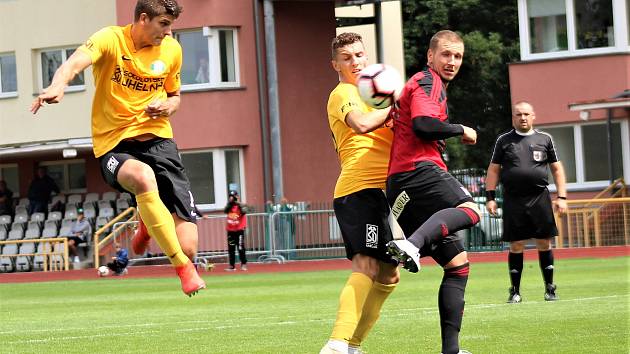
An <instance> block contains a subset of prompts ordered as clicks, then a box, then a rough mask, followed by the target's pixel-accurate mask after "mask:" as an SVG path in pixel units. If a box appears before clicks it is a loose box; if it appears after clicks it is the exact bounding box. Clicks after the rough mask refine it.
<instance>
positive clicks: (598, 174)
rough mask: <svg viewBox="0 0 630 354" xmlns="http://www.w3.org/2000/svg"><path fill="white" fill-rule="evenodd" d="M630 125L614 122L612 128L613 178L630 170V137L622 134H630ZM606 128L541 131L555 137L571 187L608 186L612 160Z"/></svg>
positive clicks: (590, 126) (598, 125)
mask: <svg viewBox="0 0 630 354" xmlns="http://www.w3.org/2000/svg"><path fill="white" fill-rule="evenodd" d="M627 124H628V123H627V122H613V123H612V126H611V128H612V135H611V137H612V143H613V144H612V154H613V159H612V161H613V179H616V178H618V177H623V176H624V164H625V165H626V166H625V169H629V168H630V162H629V161H630V156H629V155H630V154H629V153H628V151H629V149H628V144H629V141H628V137H627V136H625V137H624V136H622V134H621V132H622V131H627V129H628V127H627ZM606 129H607V128H606V124H605V123H600V122H598V123H593V124H582V125H575V126H564V127H545V128H541V130H543V131H545V132H547V133H549V134H551V136H552V137H553V141H554V144H555V147H556V150H557V152H558V155H559V158H560V161H561V162H562V164H563V166H564V169H565V172H566V177H567V183H569V184H570V185H569V186H570V187H571V184H573V186H572V187H574V188H571V189H573V190H575V189H580V186H590V185H592V186H595V187H602V186H606V185H608V181H609V176H608V170H609V166H608V164H609V159H608V144H607V133H606ZM624 146H625V148H624ZM626 177H627V176H626ZM550 178H551V177H550ZM549 181H550V182H552V181H553V180H552V179H550V180H549Z"/></svg>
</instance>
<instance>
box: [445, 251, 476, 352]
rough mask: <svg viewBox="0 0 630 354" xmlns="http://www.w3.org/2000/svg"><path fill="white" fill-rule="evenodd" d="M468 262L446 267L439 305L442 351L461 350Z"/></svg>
mask: <svg viewBox="0 0 630 354" xmlns="http://www.w3.org/2000/svg"><path fill="white" fill-rule="evenodd" d="M469 269H470V266H469V264H468V263H466V264H462V265H460V266H458V267H454V268H450V269H445V270H444V277H443V278H442V284H441V285H440V291H439V293H438V307H439V310H440V328H441V331H442V353H444V354H452V353H458V352H459V331H460V329H461V327H462V318H463V316H464V303H465V301H464V292H465V291H466V283H467V282H468V272H469Z"/></svg>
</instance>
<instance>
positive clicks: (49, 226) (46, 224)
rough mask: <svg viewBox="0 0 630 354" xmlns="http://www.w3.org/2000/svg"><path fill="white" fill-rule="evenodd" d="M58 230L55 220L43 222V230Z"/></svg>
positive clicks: (57, 223)
mask: <svg viewBox="0 0 630 354" xmlns="http://www.w3.org/2000/svg"><path fill="white" fill-rule="evenodd" d="M57 228H59V222H58V221H57V220H46V221H45V222H44V230H46V229H57Z"/></svg>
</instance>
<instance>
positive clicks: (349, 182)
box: [327, 82, 394, 198]
mask: <svg viewBox="0 0 630 354" xmlns="http://www.w3.org/2000/svg"><path fill="white" fill-rule="evenodd" d="M327 110H328V124H329V125H330V130H331V131H332V134H333V139H334V143H335V149H336V150H337V155H338V156H339V163H340V164H341V173H340V174H339V178H338V179H337V184H336V186H335V194H334V197H335V198H339V197H343V196H345V195H348V194H351V193H355V192H358V191H360V190H362V189H366V188H380V189H385V180H386V178H387V165H388V162H389V152H390V150H391V146H392V140H393V138H394V134H393V132H392V130H391V129H390V128H386V127H382V128H378V129H376V130H374V131H372V132H370V133H366V134H357V133H355V132H354V131H353V130H352V128H350V127H349V126H348V125H347V124H346V115H347V114H348V113H349V112H351V111H360V112H362V113H367V112H370V111H372V110H373V108H371V107H369V106H367V105H366V104H365V103H364V102H363V101H362V100H361V98H360V97H359V90H358V89H357V87H356V86H355V85H352V84H347V83H342V82H340V83H339V85H337V87H335V89H334V90H333V91H332V92H331V93H330V97H329V98H328V107H327Z"/></svg>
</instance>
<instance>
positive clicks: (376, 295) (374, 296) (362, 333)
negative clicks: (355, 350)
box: [349, 282, 397, 347]
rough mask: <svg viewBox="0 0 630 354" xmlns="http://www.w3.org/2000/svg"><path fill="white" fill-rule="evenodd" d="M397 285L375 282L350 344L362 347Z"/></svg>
mask: <svg viewBox="0 0 630 354" xmlns="http://www.w3.org/2000/svg"><path fill="white" fill-rule="evenodd" d="M396 285H397V284H381V283H378V282H374V284H373V285H372V289H371V290H370V293H369V294H368V296H367V299H365V304H364V305H363V312H362V314H361V319H360V320H359V323H358V324H357V328H356V329H355V330H354V334H353V335H352V339H350V342H349V344H350V345H352V346H355V347H358V346H360V345H361V342H363V340H364V339H365V337H367V335H368V333H370V330H371V329H372V327H373V326H374V324H375V323H376V321H377V320H378V318H379V317H380V315H381V307H382V306H383V303H384V302H385V300H387V297H388V296H389V294H391V293H392V291H394V289H395V288H396Z"/></svg>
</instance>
